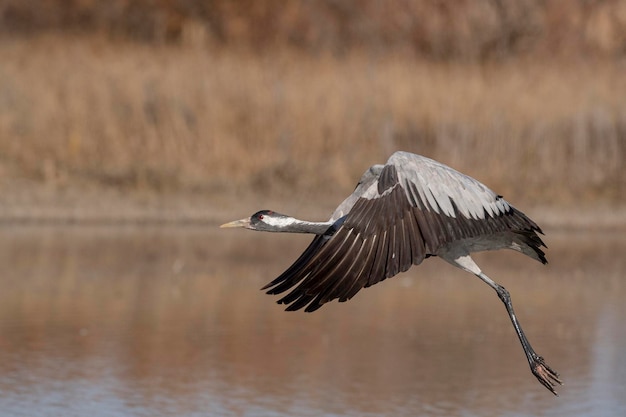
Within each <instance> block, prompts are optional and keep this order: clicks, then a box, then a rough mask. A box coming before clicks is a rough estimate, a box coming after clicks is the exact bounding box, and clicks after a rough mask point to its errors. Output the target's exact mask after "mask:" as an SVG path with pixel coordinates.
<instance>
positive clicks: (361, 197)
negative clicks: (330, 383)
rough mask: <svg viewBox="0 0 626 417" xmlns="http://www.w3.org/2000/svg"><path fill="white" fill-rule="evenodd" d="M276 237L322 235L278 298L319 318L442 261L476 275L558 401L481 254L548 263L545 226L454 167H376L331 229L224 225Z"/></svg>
mask: <svg viewBox="0 0 626 417" xmlns="http://www.w3.org/2000/svg"><path fill="white" fill-rule="evenodd" d="M221 227H243V228H247V229H251V230H260V231H267V232H294V233H312V234H315V235H316V236H315V238H314V239H313V241H312V242H311V244H310V245H309V246H308V247H307V248H306V249H305V251H304V252H303V253H302V255H300V257H299V258H298V259H297V260H296V261H295V262H294V263H293V264H292V265H291V266H290V267H289V268H287V270H286V271H285V272H283V273H282V274H281V275H280V276H279V277H278V278H276V279H275V280H273V281H272V282H270V283H269V284H267V285H266V286H265V287H263V288H262V289H263V290H267V293H268V294H281V293H284V292H287V291H289V292H288V293H287V294H286V295H284V296H283V297H282V298H281V299H279V300H278V303H280V304H287V305H288V306H287V310H289V311H293V310H299V309H302V308H304V309H305V311H307V312H311V311H315V310H317V309H318V308H320V307H321V306H322V305H324V304H325V303H327V302H329V301H331V300H334V299H339V301H340V302H344V301H347V300H349V299H351V298H352V297H353V296H354V295H355V294H356V293H357V292H358V291H359V290H361V288H364V287H369V286H371V285H374V284H376V283H378V282H380V281H383V280H384V279H386V278H391V277H393V276H395V275H397V274H398V273H400V272H404V271H406V270H408V269H409V268H410V267H411V266H412V265H419V264H420V263H422V261H423V260H424V259H425V258H428V257H430V256H438V257H440V258H441V259H443V260H445V261H447V262H449V263H450V264H452V265H454V266H456V267H458V268H460V269H462V270H464V271H467V272H470V273H472V274H474V275H476V276H477V277H478V278H480V279H481V280H482V281H483V282H485V283H486V284H487V285H489V286H490V287H491V288H493V289H494V290H495V291H496V293H497V294H498V297H499V298H500V300H501V301H502V302H503V303H504V306H505V307H506V310H507V313H508V315H509V317H510V319H511V322H512V323H513V327H514V328H515V332H516V333H517V336H518V338H519V340H520V343H521V345H522V348H523V349H524V353H525V354H526V359H527V360H528V364H529V365H530V369H531V371H532V373H533V374H534V375H535V377H536V378H537V379H538V380H539V382H541V384H543V386H544V387H546V388H547V389H549V390H550V391H551V392H552V393H553V394H555V395H557V392H556V390H555V387H556V385H557V384H562V382H561V380H560V379H559V374H558V373H557V372H556V371H554V370H553V369H552V368H550V367H549V366H548V365H547V364H546V363H545V361H544V359H543V358H542V357H541V356H539V355H537V353H535V350H534V349H533V348H532V346H531V345H530V343H529V341H528V339H527V338H526V335H525V334H524V331H523V330H522V327H521V325H520V323H519V321H518V319H517V317H516V315H515V312H514V311H513V304H512V302H511V297H510V295H509V292H508V291H507V290H506V289H505V288H504V287H503V286H502V285H500V284H498V283H496V282H495V281H493V280H492V279H491V278H489V277H488V276H487V275H485V274H484V273H483V272H482V271H481V269H480V268H479V267H478V265H476V263H475V262H474V260H473V259H472V258H471V256H470V254H471V253H472V252H478V251H485V250H496V249H513V250H515V251H518V252H521V253H523V254H524V255H527V256H529V257H531V258H533V259H535V260H537V261H539V262H541V263H544V264H545V263H547V260H546V257H545V253H544V252H543V250H542V249H541V248H542V247H546V246H545V244H544V243H543V241H542V240H541V238H540V237H539V235H538V233H540V234H543V233H542V231H541V229H540V228H539V226H538V225H537V224H536V223H535V222H534V221H532V220H531V219H530V218H528V217H527V216H526V215H525V214H524V213H522V212H521V211H519V210H517V209H516V208H515V207H513V206H512V205H511V204H509V203H508V202H507V201H506V200H505V199H504V198H502V196H500V195H498V194H496V193H494V192H493V191H491V190H490V189H489V188H487V187H486V186H485V185H483V184H482V183H480V182H479V181H477V180H475V179H473V178H471V177H469V176H467V175H464V174H462V173H460V172H458V171H456V170H454V169H452V168H450V167H448V166H446V165H444V164H441V163H439V162H437V161H434V160H432V159H429V158H426V157H424V156H420V155H415V154H412V153H408V152H395V153H394V154H393V155H391V157H390V158H389V159H388V160H387V163H386V164H385V165H373V166H372V167H370V168H369V169H368V170H367V171H365V173H364V174H363V176H362V177H361V179H360V180H359V183H358V184H357V186H356V188H355V190H354V192H353V193H352V194H351V195H350V196H349V197H348V198H346V199H345V200H344V201H343V202H342V203H341V204H340V205H339V207H337V209H336V210H335V212H334V213H333V215H332V216H331V218H330V219H329V220H328V221H327V222H309V221H304V220H298V219H295V218H293V217H290V216H286V215H284V214H280V213H276V212H274V211H271V210H262V211H259V212H257V213H255V214H253V215H252V216H250V217H249V218H245V219H242V220H236V221H233V222H230V223H226V224H223V225H222V226H221Z"/></svg>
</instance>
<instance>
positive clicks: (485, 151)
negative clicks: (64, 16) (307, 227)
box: [0, 36, 626, 204]
mask: <svg viewBox="0 0 626 417" xmlns="http://www.w3.org/2000/svg"><path fill="white" fill-rule="evenodd" d="M0 55H1V56H2V57H3V59H2V61H1V62H0V181H2V182H3V183H4V184H5V185H6V184H8V186H5V187H4V188H3V189H4V190H7V189H8V190H9V192H10V190H11V187H12V186H13V185H12V184H22V183H23V182H19V181H16V180H18V179H28V180H30V181H34V182H36V183H45V184H53V185H55V186H72V185H81V184H90V185H92V186H95V187H121V188H123V189H128V190H131V191H132V190H149V191H156V192H168V191H169V190H177V191H182V192H188V193H205V194H206V195H212V194H217V193H224V192H232V193H239V192H243V191H245V192H254V191H258V192H263V193H273V194H274V195H276V196H280V195H287V194H290V193H296V194H298V193H301V192H302V191H299V190H307V191H306V193H307V195H311V193H316V194H319V195H325V194H328V195H331V194H332V193H335V192H338V193H340V194H345V192H346V191H347V190H350V189H351V187H352V186H353V185H354V183H355V180H356V178H358V176H359V175H360V174H361V172H362V171H364V170H365V169H366V168H367V167H368V166H369V165H370V164H371V163H374V162H384V161H385V160H386V158H387V157H388V155H389V154H391V153H392V152H393V151H395V150H398V149H403V150H408V151H413V152H417V153H421V154H424V155H427V156H430V157H433V158H436V159H438V160H441V161H443V162H445V163H448V164H450V165H452V166H454V167H455V168H457V169H459V170H461V171H464V172H466V173H468V174H470V175H472V176H475V177H477V178H479V179H480V180H482V181H484V182H486V183H488V184H489V185H490V186H491V187H492V188H494V189H496V190H497V191H498V192H500V193H501V194H504V195H507V194H515V196H516V200H519V199H526V200H529V201H534V202H537V201H539V200H541V201H543V202H544V203H547V204H550V203H555V204H557V203H570V202H573V201H579V200H581V199H583V200H587V201H595V200H597V199H601V200H605V201H620V202H624V195H626V194H625V191H626V174H625V173H624V169H625V161H626V105H625V104H626V100H625V99H624V97H626V77H624V68H623V64H622V65H620V64H619V63H617V61H615V60H603V59H593V60H584V59H578V60H575V59H567V60H566V59H561V60H543V61H541V62H540V61H538V60H536V59H523V58H515V59H509V60H505V61H501V62H498V63H491V64H485V63H482V64H480V63H469V62H454V63H441V62H439V63H437V62H432V61H426V60H422V59H419V58H415V57H410V56H405V55H402V54H399V53H391V54H371V53H358V52H354V53H349V54H347V55H343V56H341V57H337V56H333V55H330V54H329V55H326V54H317V55H312V54H305V53H301V52H297V51H294V50H287V49H279V50H275V51H272V52H271V53H263V54H257V53H253V52H249V51H248V52H243V51H241V50H236V49H225V48H213V49H212V48H209V47H193V46H188V47H185V46H180V45H179V46H172V45H169V46H168V45H146V44H133V43H128V42H112V41H110V40H103V39H98V38H93V37H90V38H78V37H71V36H41V37H30V38H21V39H4V40H2V41H1V42H0ZM329 183H334V184H333V185H332V186H329ZM17 186H18V185H15V187H17ZM5 192H6V191H5ZM333 197H334V196H333Z"/></svg>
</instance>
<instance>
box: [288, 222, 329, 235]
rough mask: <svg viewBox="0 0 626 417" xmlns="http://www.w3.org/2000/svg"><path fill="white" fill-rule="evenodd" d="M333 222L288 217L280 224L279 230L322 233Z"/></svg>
mask: <svg viewBox="0 0 626 417" xmlns="http://www.w3.org/2000/svg"><path fill="white" fill-rule="evenodd" d="M332 224H333V222H331V221H328V222H308V221H306V220H298V219H293V218H292V219H290V221H289V222H288V223H287V224H285V225H284V226H282V227H281V228H280V230H277V231H279V232H291V233H313V234H316V235H323V234H324V233H326V231H327V230H328V228H329V227H330V226H332Z"/></svg>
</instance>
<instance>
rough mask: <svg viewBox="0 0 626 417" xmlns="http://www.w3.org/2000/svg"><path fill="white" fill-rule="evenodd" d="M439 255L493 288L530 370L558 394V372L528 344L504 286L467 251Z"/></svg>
mask: <svg viewBox="0 0 626 417" xmlns="http://www.w3.org/2000/svg"><path fill="white" fill-rule="evenodd" d="M440 256H441V257H442V258H443V259H444V260H445V261H447V262H450V263H451V264H452V265H454V266H456V267H459V268H461V269H463V270H465V271H467V272H471V273H472V274H474V275H476V276H477V277H478V278H480V279H481V280H482V281H483V282H485V283H486V284H487V285H489V286H490V287H491V288H493V289H494V290H495V291H496V293H497V294H498V297H500V300H502V302H503V303H504V306H505V307H506V311H507V312H508V313H509V317H510V319H511V322H512V323H513V327H514V328H515V332H516V333H517V337H519V340H520V342H521V344H522V348H523V349H524V353H525V354H526V358H527V359H528V364H529V365H530V370H531V371H532V373H533V374H534V375H535V377H536V378H537V379H538V380H539V382H541V384H542V385H543V386H544V387H546V388H547V389H549V390H550V391H551V392H552V393H553V394H554V395H558V394H557V393H556V391H555V389H554V387H555V386H556V384H559V385H561V384H562V382H561V380H560V379H559V374H558V373H557V372H556V371H554V370H553V369H552V368H550V367H549V366H548V365H547V364H546V363H545V362H544V360H543V358H542V357H541V356H539V355H537V353H535V350H534V349H533V347H532V346H531V345H530V342H529V341H528V339H527V338H526V335H525V334H524V331H523V330H522V326H521V325H520V323H519V321H518V320H517V317H516V316H515V311H513V303H512V302H511V296H510V295H509V292H508V291H507V289H506V288H504V287H503V286H502V285H500V284H498V283H497V282H495V281H493V280H492V279H491V278H489V277H488V276H487V275H485V274H483V272H482V271H481V270H480V268H479V267H478V265H476V263H475V262H474V260H473V259H472V258H471V257H470V256H469V254H468V253H465V252H462V253H454V252H442V253H440Z"/></svg>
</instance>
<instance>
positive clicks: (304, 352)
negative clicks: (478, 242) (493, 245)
mask: <svg viewBox="0 0 626 417" xmlns="http://www.w3.org/2000/svg"><path fill="white" fill-rule="evenodd" d="M396 150H406V151H411V152H415V153H419V154H422V155H425V156H429V157H431V158H434V159H437V160H439V161H441V162H444V163H446V164H448V165H451V166H452V167H454V168H456V169H458V170H460V171H462V172H464V173H467V174H469V175H471V176H473V177H475V178H477V179H479V180H480V181H482V182H484V183H485V184H487V185H488V186H489V187H490V188H492V189H493V190H494V191H496V192H497V193H499V194H502V195H504V196H505V198H507V199H508V200H509V201H511V202H512V203H513V204H514V205H516V206H517V207H518V208H520V209H522V210H523V211H524V212H526V213H527V214H528V215H529V216H530V217H532V218H533V219H535V220H536V221H537V222H538V223H539V224H540V225H541V226H542V227H543V229H544V231H545V232H546V242H547V243H548V246H549V247H550V249H549V250H548V252H547V253H548V258H549V260H550V262H551V264H550V265H549V266H548V267H543V266H541V265H534V263H532V262H531V261H530V260H528V259H523V258H521V257H520V256H519V255H515V254H508V253H506V254H501V253H498V254H481V255H479V256H478V259H479V260H480V261H481V265H483V263H484V265H483V269H484V270H485V271H486V272H487V273H488V274H489V275H490V276H492V277H493V278H494V279H495V280H496V281H500V282H501V283H502V284H504V285H505V286H506V287H507V288H508V289H509V290H510V292H511V293H512V294H513V300H514V303H516V309H517V311H518V315H519V316H520V320H521V321H522V323H523V325H524V326H525V328H526V332H527V333H528V336H529V338H530V340H531V342H533V344H534V346H535V348H536V349H537V350H538V352H539V353H540V354H542V355H544V356H545V357H546V361H547V362H548V364H549V365H551V366H552V367H554V368H555V369H557V370H558V371H560V372H561V373H562V374H563V378H564V380H565V381H566V384H567V385H565V386H564V387H563V388H562V389H561V390H560V392H561V397H559V398H558V399H554V398H552V397H551V394H549V393H548V392H547V391H545V390H544V389H543V388H542V387H541V386H540V385H539V384H538V383H537V382H536V381H535V380H534V378H533V377H532V376H531V375H530V373H529V372H528V370H527V367H526V365H525V361H524V357H523V355H522V352H521V349H519V346H518V344H517V341H516V339H515V335H514V333H513V330H512V328H511V326H510V323H509V322H508V318H507V317H506V314H505V311H504V309H503V308H502V306H501V305H500V302H499V301H498V299H497V297H496V296H495V294H492V293H491V290H489V289H488V288H486V287H485V288H483V286H481V285H480V283H479V282H476V283H474V282H473V281H472V279H471V278H470V277H469V276H465V275H464V274H462V273H460V272H457V271H451V270H450V268H449V267H448V266H446V265H444V264H443V263H440V262H437V261H436V260H434V261H432V263H430V262H431V261H430V260H429V262H427V263H426V264H425V265H422V266H420V267H418V268H413V269H412V270H411V271H409V272H408V273H406V274H404V275H402V276H401V277H398V278H394V279H393V280H389V282H385V283H383V284H380V285H378V286H376V288H375V289H372V290H367V291H363V294H361V293H360V294H359V295H357V297H356V298H355V299H354V300H352V301H351V302H350V303H348V304H345V305H343V304H341V305H340V304H338V303H333V304H332V305H329V306H327V307H324V309H322V310H321V311H319V312H317V313H315V314H313V315H307V314H300V313H291V314H288V313H284V312H283V311H282V309H281V308H280V307H279V306H276V305H274V304H273V301H274V300H273V299H272V298H271V297H268V296H265V295H263V294H262V293H260V292H259V291H258V290H257V288H259V287H261V286H262V285H264V284H265V283H266V282H268V281H269V280H271V279H272V278H274V277H275V276H276V275H278V274H279V273H280V272H282V270H283V269H284V268H285V267H287V266H288V265H289V264H290V262H291V261H292V260H293V259H295V258H296V257H297V255H298V254H299V253H300V251H302V250H303V249H304V247H305V246H306V244H307V242H308V240H309V239H308V238H306V237H299V236H276V235H269V236H266V235H262V234H258V233H257V234H252V233H246V232H241V233H238V231H221V230H219V229H217V227H216V226H217V225H219V224H220V223H224V222H226V221H230V220H234V219H236V218H242V217H244V216H247V215H250V214H251V213H253V212H255V211H257V210H258V209H275V210H277V211H280V212H285V213H289V214H292V215H294V216H296V217H300V218H310V219H312V220H324V219H326V218H327V217H328V215H329V214H330V213H331V212H332V210H333V208H334V207H335V206H336V205H337V204H338V203H339V202H340V201H341V200H342V199H343V198H344V197H345V196H346V195H348V194H349V193H350V192H351V191H352V190H353V187H354V185H355V183H356V181H357V180H358V178H359V177H360V175H361V174H362V173H363V172H364V171H365V169H367V167H369V166H370V165H372V164H374V163H383V162H384V161H386V159H387V158H388V156H389V155H390V154H391V153H393V152H394V151H396ZM625 168H626V1H624V0H597V1H593V0H574V1H566V0H479V1H447V0H398V1H394V2H383V1H378V0H363V1H359V2H354V1H347V0H320V1H310V0H292V1H274V0H268V1H248V0H241V1H228V0H204V1H203V0H110V1H98V0H0V248H1V249H2V250H1V252H0V259H1V260H2V271H3V273H2V274H1V275H0V282H1V283H2V288H3V290H2V291H1V292H0V306H1V307H0V392H1V393H2V394H3V395H2V396H1V397H2V399H0V415H12V416H15V415H28V416H32V415H59V414H63V415H85V414H91V415H94V416H98V415H107V416H108V415H151V416H154V415H173V414H174V415H224V416H231V415H232V416H240V415H246V416H248V415H250V416H256V415H260V416H261V415H262V416H265V415H270V416H274V415H275V416H287V415H329V416H330V415H332V416H339V415H355V416H356V415H358V416H362V415H368V413H369V414H370V415H407V416H408V415H411V416H414V415H515V416H522V415H563V414H567V415H589V414H590V413H591V412H592V411H591V410H593V414H594V415H596V416H613V415H615V416H618V415H619V416H621V415H624V414H626V402H625V401H624V399H623V398H622V397H623V392H624V390H625V389H626V363H625V362H624V358H623V355H621V354H620V352H623V351H624V350H625V349H626V339H625V336H624V334H626V332H624V330H625V329H624V327H623V320H622V319H621V318H623V317H624V314H626V310H625V309H624V304H626V303H624V301H626V288H625V285H624V280H623V277H624V274H625V273H626V261H625V259H626V239H625V238H624V237H623V232H624V231H626V197H625V196H626V171H625ZM229 232H230V233H229ZM483 261H484V262H483ZM518 276H519V279H513V278H516V277H518ZM476 281H477V280H476ZM485 358H488V359H490V360H488V361H485ZM3 410H4V411H3Z"/></svg>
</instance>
